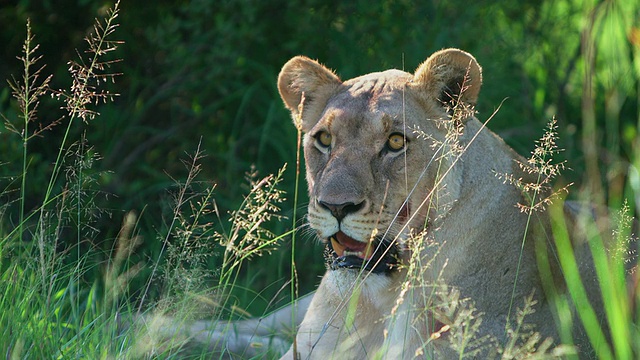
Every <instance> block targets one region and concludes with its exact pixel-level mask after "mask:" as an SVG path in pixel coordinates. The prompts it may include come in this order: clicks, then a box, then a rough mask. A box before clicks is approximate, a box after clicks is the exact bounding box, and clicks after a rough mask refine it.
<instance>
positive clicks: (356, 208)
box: [190, 49, 603, 360]
mask: <svg viewBox="0 0 640 360" xmlns="http://www.w3.org/2000/svg"><path fill="white" fill-rule="evenodd" d="M481 83H482V75H481V69H480V66H479V65H478V64H477V62H476V60H475V59H474V58H473V57H472V56H471V55H470V54H468V53H465V52H463V51H460V50H456V49H448V50H443V51H440V52H437V53H435V54H433V55H432V56H431V57H429V58H428V59H427V60H426V61H425V62H424V63H423V64H422V65H420V67H419V68H418V69H417V70H416V72H415V74H409V73H406V72H403V71H398V70H389V71H385V72H380V73H373V74H369V75H365V76H362V77H358V78H355V79H351V80H348V81H345V82H342V81H341V80H340V79H339V78H338V77H337V76H336V75H335V74H333V72H331V71H330V70H328V69H326V68H325V67H323V66H322V65H320V64H319V63H317V62H315V61H313V60H310V59H308V58H305V57H295V58H293V59H291V60H290V61H289V62H287V63H286V64H285V65H284V67H283V68H282V71H281V73H280V76H279V78H278V88H279V91H280V94H281V96H282V98H283V100H284V102H285V105H286V106H287V108H288V109H289V110H291V113H292V116H293V119H294V123H295V124H296V125H297V126H300V128H301V130H302V131H303V132H304V134H305V135H304V154H305V161H306V178H307V182H308V186H309V199H310V201H309V207H308V216H307V218H308V221H309V225H310V227H311V228H312V229H313V230H315V231H316V233H317V236H318V238H319V239H320V240H321V241H322V242H324V243H326V244H327V248H328V251H327V254H326V257H327V262H328V265H329V266H328V270H327V272H326V274H325V275H324V277H323V278H322V281H321V283H320V285H319V287H318V289H317V291H316V292H315V294H314V295H313V297H312V298H310V297H306V298H302V299H300V300H299V301H298V302H297V306H296V307H297V309H296V312H294V311H292V310H291V309H283V310H279V311H277V312H275V313H274V314H272V315H270V316H268V317H266V318H263V319H250V320H245V321H240V322H235V323H231V325H228V326H221V325H217V326H214V327H210V324H206V323H196V324H194V325H193V326H192V327H191V332H190V333H191V334H193V335H190V336H192V337H194V338H195V337H203V338H206V339H212V340H214V341H211V343H212V344H214V345H217V348H219V345H220V344H221V342H225V343H226V351H227V353H242V354H244V356H247V355H251V354H254V355H256V354H257V352H256V349H259V348H257V347H254V346H252V345H251V344H253V343H255V342H263V343H264V344H265V345H267V344H272V345H273V346H274V347H275V348H276V351H278V349H282V344H283V343H285V342H286V335H285V333H286V330H287V329H291V327H292V325H294V326H295V325H297V324H299V326H298V328H297V333H296V337H295V340H294V342H293V345H292V346H291V348H290V349H289V351H288V352H287V353H286V354H285V355H284V356H283V359H292V360H293V359H320V360H329V359H372V358H377V359H412V358H415V357H416V356H418V358H424V357H425V356H427V358H434V357H435V358H440V359H450V358H459V357H462V356H464V357H474V358H492V357H495V352H496V351H500V350H499V349H504V348H505V347H508V346H513V343H511V344H509V340H510V339H513V336H514V335H513V332H511V331H510V330H511V329H513V328H514V327H516V326H517V322H518V318H519V316H518V309H520V308H523V307H524V306H525V299H527V298H529V297H530V296H533V298H534V299H535V301H536V302H537V303H536V304H535V306H534V309H535V312H534V313H533V314H528V316H527V317H526V319H525V323H526V324H528V325H532V326H534V328H533V329H531V328H528V327H526V326H525V327H522V328H519V331H520V332H521V333H522V332H525V333H526V332H530V331H536V332H537V333H539V334H540V335H541V339H545V338H547V337H553V338H554V341H555V343H556V344H558V343H559V342H560V341H559V340H560V339H559V336H558V334H557V331H556V329H557V317H558V316H557V315H556V312H554V309H555V304H554V301H555V299H554V298H550V297H549V294H547V293H546V292H545V290H547V291H548V290H549V284H551V286H552V287H554V288H555V289H556V290H555V291H556V292H557V293H556V294H560V296H565V295H566V285H565V282H564V279H563V276H562V274H561V271H560V266H559V265H558V259H559V255H558V254H556V253H555V252H554V250H555V246H554V239H553V234H552V231H551V224H550V223H551V220H553V221H557V219H556V218H555V217H554V219H550V216H549V213H548V212H547V211H528V212H527V211H525V212H523V211H521V210H522V206H521V207H520V208H518V207H517V206H516V205H518V204H524V205H525V207H526V205H527V204H533V203H535V201H537V200H540V199H543V198H544V197H546V196H548V195H549V194H546V193H540V192H534V194H533V196H534V198H531V195H532V194H531V192H527V191H525V190H523V189H522V187H521V186H520V187H518V186H515V185H514V184H513V182H514V181H513V179H516V181H515V182H517V183H519V184H535V183H538V182H540V179H539V178H538V174H537V173H536V172H535V171H530V170H531V168H528V167H527V165H526V161H525V160H524V159H523V158H522V157H520V156H519V155H518V154H516V153H515V152H514V151H513V150H512V149H511V148H510V147H509V146H507V145H506V144H505V143H504V141H503V140H502V139H501V138H500V137H498V136H497V135H495V134H494V133H492V132H491V131H489V130H488V129H486V128H485V127H484V124H483V123H481V122H480V121H479V120H478V119H477V118H475V116H474V112H473V105H474V104H475V102H476V100H477V97H478V93H479V90H480V85H481ZM509 179H511V180H512V181H511V182H510V181H506V180H509ZM574 205H575V204H569V205H567V206H565V207H564V212H565V215H567V216H566V218H567V220H568V221H567V223H568V232H569V233H573V234H574V235H576V234H579V233H580V232H579V231H576V230H575V229H577V228H578V225H577V223H575V222H574V221H573V220H571V219H572V215H575V214H576V213H580V212H584V211H583V210H580V209H577V208H576V207H575V206H574ZM561 211H562V210H561ZM587 212H588V211H587ZM556 217H561V218H563V219H564V216H563V215H561V214H560V215H556ZM571 241H572V246H573V250H574V254H575V256H576V262H577V264H578V266H579V271H580V274H581V277H582V282H583V283H584V284H585V288H586V289H587V293H588V294H587V295H588V296H589V301H590V302H591V304H592V305H593V307H594V309H595V310H596V316H597V317H598V320H600V321H602V319H603V316H602V315H603V312H602V304H601V301H600V296H599V288H598V283H597V281H596V280H595V276H594V271H593V266H592V264H591V258H590V255H589V253H590V252H589V246H588V245H587V244H585V242H584V241H583V240H580V236H573V237H572V239H571ZM565 255H566V254H562V255H561V256H565ZM545 257H547V258H548V262H547V264H544V263H543V265H542V266H541V267H540V268H539V264H540V263H539V260H541V259H543V258H545ZM298 268H299V269H300V268H301V267H300V265H299V266H298ZM541 270H544V271H541ZM541 274H542V275H543V276H541ZM541 279H542V280H541ZM565 298H569V297H565ZM462 299H470V300H471V301H472V302H473V306H475V309H476V310H475V311H472V310H473V309H472V307H471V303H469V302H465V301H463V300H462ZM529 305H531V304H529ZM565 310H566V309H565ZM567 311H571V310H567ZM294 314H295V317H292V315H294ZM303 315H304V318H302V316H303ZM563 315H567V313H566V312H565V313H563ZM478 318H481V322H480V321H479V320H478ZM574 318H575V317H574ZM566 323H567V322H566V321H565V324H566ZM574 325H575V326H573V331H572V332H573V335H570V334H569V333H570V332H571V331H569V333H568V332H567V331H564V332H563V334H562V335H563V339H562V340H566V339H567V338H568V337H570V336H573V340H574V341H575V344H576V345H577V348H578V349H579V351H580V358H585V357H588V356H590V355H591V353H590V351H591V350H589V348H590V347H589V341H588V340H586V338H585V337H584V334H583V331H582V328H581V327H580V325H579V321H577V320H574ZM230 328H231V329H232V331H229V330H230ZM570 330H571V329H570ZM488 339H492V340H488ZM518 339H519V340H520V341H521V342H522V341H523V339H522V338H518ZM531 339H533V340H535V338H531ZM525 342H526V340H525ZM483 344H484V346H483ZM529 345H531V344H529ZM534 345H535V344H534ZM516 346H518V345H517V344H516ZM214 347H216V346H214ZM534 347H535V346H534ZM529 350H531V349H529ZM420 354H425V355H420ZM244 356H243V357H244Z"/></svg>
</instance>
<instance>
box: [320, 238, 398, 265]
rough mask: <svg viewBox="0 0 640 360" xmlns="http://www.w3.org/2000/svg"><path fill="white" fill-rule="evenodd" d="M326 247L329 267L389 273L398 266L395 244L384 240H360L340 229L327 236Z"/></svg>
mask: <svg viewBox="0 0 640 360" xmlns="http://www.w3.org/2000/svg"><path fill="white" fill-rule="evenodd" d="M327 248H328V249H329V253H330V254H331V257H332V259H328V260H329V262H330V267H331V269H333V270H335V269H345V268H346V269H362V270H366V271H369V272H372V273H389V272H391V271H392V270H394V269H396V268H397V266H398V249H397V246H396V245H394V244H391V243H390V242H389V241H386V240H379V239H376V240H374V241H370V242H366V243H364V242H361V241H358V240H355V239H353V238H351V237H349V236H347V235H346V234H345V233H343V232H342V231H339V232H337V233H336V234H334V235H332V236H330V237H329V241H327Z"/></svg>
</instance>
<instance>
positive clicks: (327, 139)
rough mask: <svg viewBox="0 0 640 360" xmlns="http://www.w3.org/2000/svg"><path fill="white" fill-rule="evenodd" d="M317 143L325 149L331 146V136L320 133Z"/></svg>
mask: <svg viewBox="0 0 640 360" xmlns="http://www.w3.org/2000/svg"><path fill="white" fill-rule="evenodd" d="M316 141H317V142H318V145H319V146H321V147H324V148H328V147H329V146H331V134H329V133H328V132H326V131H320V132H319V133H317V134H316Z"/></svg>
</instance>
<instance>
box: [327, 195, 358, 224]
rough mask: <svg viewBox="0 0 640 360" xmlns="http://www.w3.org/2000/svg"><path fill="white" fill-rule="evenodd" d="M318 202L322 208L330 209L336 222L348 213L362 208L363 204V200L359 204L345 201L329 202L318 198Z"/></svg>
mask: <svg viewBox="0 0 640 360" xmlns="http://www.w3.org/2000/svg"><path fill="white" fill-rule="evenodd" d="M318 204H320V206H322V207H323V208H325V209H327V210H329V211H331V215H333V217H335V218H336V219H337V220H338V222H340V221H342V219H344V217H345V216H347V215H348V214H352V213H355V212H357V211H358V210H360V209H362V208H363V206H364V201H363V202H361V203H359V204H354V203H352V202H346V203H343V204H331V203H327V202H324V201H320V200H319V201H318Z"/></svg>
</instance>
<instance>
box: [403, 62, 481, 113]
mask: <svg viewBox="0 0 640 360" xmlns="http://www.w3.org/2000/svg"><path fill="white" fill-rule="evenodd" d="M413 82H414V84H416V86H419V87H422V88H424V90H426V93H427V95H428V96H430V97H432V98H435V99H437V100H438V101H439V102H441V103H447V102H449V101H451V100H460V101H463V102H465V103H468V104H472V105H475V103H476V101H477V100H478V93H479V92H480V86H482V68H481V67H480V65H478V62H477V61H476V59H475V58H474V57H473V55H471V54H469V53H468V52H465V51H462V50H458V49H444V50H440V51H438V52H436V53H434V54H433V55H431V56H430V57H429V58H428V59H427V60H426V61H425V62H424V63H422V64H421V65H420V66H419V67H418V69H417V70H416V72H415V75H414V80H413Z"/></svg>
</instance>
